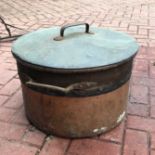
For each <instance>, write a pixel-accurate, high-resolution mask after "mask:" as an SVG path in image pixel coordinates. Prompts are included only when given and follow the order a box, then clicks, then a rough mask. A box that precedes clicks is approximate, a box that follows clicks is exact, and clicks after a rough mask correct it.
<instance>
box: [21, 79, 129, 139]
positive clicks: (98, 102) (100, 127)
mask: <svg viewBox="0 0 155 155" xmlns="http://www.w3.org/2000/svg"><path fill="white" fill-rule="evenodd" d="M128 87H129V82H127V83H126V84H124V85H122V86H121V87H120V88H118V89H116V90H114V91H111V92H109V93H105V94H101V95H96V96H90V97H65V96H52V95H47V94H43V93H40V92H37V91H34V90H31V89H30V88H28V87H26V86H25V85H24V84H22V89H23V97H24V105H25V110H26V115H27V117H28V119H29V120H30V121H31V122H32V123H33V124H34V125H35V126H36V127H38V128H39V129H41V130H43V131H44V132H46V133H50V134H55V135H58V136H62V137H71V138H80V137H91V136H94V135H98V134H101V133H103V132H106V131H108V130H110V129H111V128H113V127H115V126H117V125H118V124H119V123H120V122H121V120H122V119H123V117H124V115H125V108H126V103H127V96H128Z"/></svg>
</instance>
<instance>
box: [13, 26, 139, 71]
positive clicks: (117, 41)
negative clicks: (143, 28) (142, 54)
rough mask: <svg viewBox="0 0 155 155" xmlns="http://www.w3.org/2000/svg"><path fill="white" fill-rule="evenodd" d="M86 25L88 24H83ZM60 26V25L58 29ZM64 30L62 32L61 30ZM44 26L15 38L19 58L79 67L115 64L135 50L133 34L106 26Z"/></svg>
mask: <svg viewBox="0 0 155 155" xmlns="http://www.w3.org/2000/svg"><path fill="white" fill-rule="evenodd" d="M86 28H89V27H86ZM61 30H62V29H61ZM64 30H65V32H64ZM62 31H63V33H64V34H63V37H57V38H56V39H54V38H55V37H56V36H58V35H59V34H61V33H62V32H61V33H60V27H52V28H43V29H39V30H37V31H34V32H31V33H28V34H26V35H24V36H22V37H20V38H18V39H17V40H16V41H15V42H14V44H13V46H12V52H13V54H14V55H15V56H17V57H18V58H20V59H21V60H23V61H25V62H28V63H32V64H34V65H39V66H43V67H51V68H64V69H82V68H92V67H100V66H106V65H111V64H115V63H118V62H121V61H124V60H126V59H128V58H130V57H132V56H133V55H135V54H136V52H137V51H138V48H139V46H138V44H137V42H136V40H135V39H134V38H132V37H131V36H129V35H127V34H125V33H122V32H116V31H113V30H109V29H103V28H97V27H91V28H90V30H89V31H90V32H93V33H90V32H88V31H87V30H86V31H87V32H88V33H87V32H86V33H85V27H84V26H76V27H70V28H67V29H66V27H64V29H63V30H62Z"/></svg>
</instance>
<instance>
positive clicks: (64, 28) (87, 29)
mask: <svg viewBox="0 0 155 155" xmlns="http://www.w3.org/2000/svg"><path fill="white" fill-rule="evenodd" d="M79 25H85V26H86V29H85V33H90V32H89V27H90V26H89V24H88V23H76V24H68V25H64V26H63V27H61V29H60V36H58V37H55V38H54V40H55V41H61V40H63V38H64V32H65V30H66V29H67V28H69V27H74V26H79ZM90 34H92V33H90Z"/></svg>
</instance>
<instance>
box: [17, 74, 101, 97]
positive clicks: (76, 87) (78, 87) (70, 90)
mask: <svg viewBox="0 0 155 155" xmlns="http://www.w3.org/2000/svg"><path fill="white" fill-rule="evenodd" d="M20 76H23V77H24V78H25V79H26V81H25V85H26V86H29V87H32V88H35V89H46V90H47V89H48V90H49V91H51V92H55V93H58V94H66V95H67V94H79V95H80V94H81V95H82V94H85V93H89V92H91V91H93V90H96V89H97V88H98V83H97V82H79V83H74V84H71V85H69V86H67V87H65V88H64V87H60V86H55V85H50V84H44V83H39V82H35V81H34V80H33V79H32V78H31V77H29V76H28V75H26V74H24V73H20Z"/></svg>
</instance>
